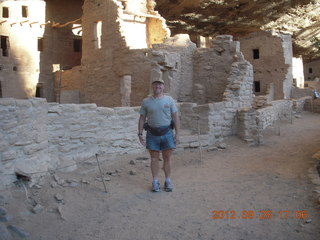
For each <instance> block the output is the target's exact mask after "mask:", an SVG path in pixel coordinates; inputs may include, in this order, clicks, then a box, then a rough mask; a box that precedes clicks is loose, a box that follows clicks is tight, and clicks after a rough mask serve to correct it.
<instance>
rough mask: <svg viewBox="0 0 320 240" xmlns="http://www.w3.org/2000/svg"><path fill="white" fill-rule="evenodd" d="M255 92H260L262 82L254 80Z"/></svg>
mask: <svg viewBox="0 0 320 240" xmlns="http://www.w3.org/2000/svg"><path fill="white" fill-rule="evenodd" d="M254 92H260V82H259V81H254Z"/></svg>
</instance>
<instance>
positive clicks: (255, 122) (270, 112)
mask: <svg viewBox="0 0 320 240" xmlns="http://www.w3.org/2000/svg"><path fill="white" fill-rule="evenodd" d="M303 103H304V100H302V101H300V102H296V105H295V108H294V109H295V111H300V110H301V105H303ZM292 117H293V101H290V100H277V101H272V102H271V105H270V106H268V107H263V108H260V109H257V110H254V109H252V108H243V109H241V111H240V112H239V115H238V120H239V127H238V136H239V137H240V138H241V139H244V140H245V141H246V142H248V143H250V144H252V145H260V144H263V130H265V129H266V128H267V127H269V126H272V125H274V124H276V123H279V122H280V121H283V120H287V121H291V120H292Z"/></svg>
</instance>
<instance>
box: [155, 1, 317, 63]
mask: <svg viewBox="0 0 320 240" xmlns="http://www.w3.org/2000/svg"><path fill="white" fill-rule="evenodd" d="M156 3H157V5H156V8H155V10H157V11H158V12H159V13H160V14H161V15H162V16H163V17H164V18H165V19H166V20H167V25H168V26H169V28H170V29H171V32H172V34H177V33H188V34H190V35H201V36H216V35H220V34H231V35H233V36H243V35H246V34H248V33H251V32H256V31H260V30H264V31H269V30H275V31H277V32H282V33H288V34H291V35H292V38H293V49H294V55H295V56H298V55H301V56H302V57H303V58H304V59H305V60H307V61H308V60H312V59H317V58H320V49H318V48H316V47H315V46H314V42H312V40H313V39H314V38H315V37H318V38H320V0H311V1H310V0H308V1H307V0H156Z"/></svg>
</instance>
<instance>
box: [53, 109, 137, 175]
mask: <svg viewBox="0 0 320 240" xmlns="http://www.w3.org/2000/svg"><path fill="white" fill-rule="evenodd" d="M138 110H139V108H138V107H133V108H129V107H118V108H107V107H97V106H96V104H80V105H79V104H49V107H48V143H49V153H50V155H51V158H54V159H55V161H56V162H58V166H59V167H66V166H70V165H71V166H72V167H71V168H67V170H72V168H74V167H76V165H75V163H76V162H79V161H82V160H85V159H88V158H90V157H92V156H94V155H95V154H96V153H99V154H100V155H101V154H102V155H106V154H123V153H133V152H137V151H141V145H140V144H139V142H138V141H137V140H138V138H137V121H138V113H137V112H138Z"/></svg>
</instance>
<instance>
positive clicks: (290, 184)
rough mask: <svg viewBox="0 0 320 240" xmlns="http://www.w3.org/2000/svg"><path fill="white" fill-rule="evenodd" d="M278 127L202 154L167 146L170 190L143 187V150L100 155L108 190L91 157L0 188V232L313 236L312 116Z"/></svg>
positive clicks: (316, 138)
mask: <svg viewBox="0 0 320 240" xmlns="http://www.w3.org/2000/svg"><path fill="white" fill-rule="evenodd" d="M278 130H279V129H278V128H271V129H268V130H266V131H265V134H264V135H265V137H264V145H262V146H258V147H250V146H248V145H247V144H246V143H245V142H243V141H242V140H240V139H238V138H237V137H229V138H228V139H226V141H225V143H226V149H220V150H215V151H210V152H208V151H206V150H205V149H203V150H202V158H201V159H200V152H199V149H188V150H184V151H181V152H175V154H174V155H173V163H172V168H173V174H172V181H173V183H174V191H173V192H171V193H167V192H165V191H161V192H159V193H152V192H151V191H150V183H151V174H150V168H149V164H150V163H149V158H148V157H149V156H148V153H147V152H144V153H142V154H139V155H125V156H119V157H117V158H116V159H114V160H113V161H111V162H106V161H103V160H104V159H101V162H102V163H101V168H102V171H103V174H104V176H105V180H106V188H107V191H108V193H105V192H104V187H103V183H102V182H101V179H100V177H99V176H100V174H99V169H98V167H97V162H96V161H95V159H91V160H90V161H87V162H84V163H82V164H81V166H80V167H79V168H78V169H77V170H76V171H74V172H72V173H61V172H56V173H55V174H51V175H49V176H47V177H45V178H44V179H43V180H42V182H41V183H40V184H39V185H38V186H34V187H32V188H29V189H27V191H26V190H25V189H24V188H23V186H22V185H21V184H17V186H15V187H13V188H10V189H8V190H5V191H2V192H0V207H2V208H4V209H5V210H6V212H7V213H6V217H7V221H5V222H2V223H1V222H0V226H2V234H3V237H4V234H6V227H7V226H10V225H11V226H13V227H18V228H19V229H20V230H8V231H9V233H10V234H11V236H12V237H11V239H22V237H23V236H25V237H26V236H28V237H27V239H32V240H91V239H92V240H95V239H101V240H102V239H103V240H113V239H121V240H127V239H128V240H129V239H130V240H156V239H157V240H163V239H166V240H173V239H177V240H178V239H179V240H180V239H186V240H189V239H190V240H191V239H192V240H194V239H199V240H202V239H203V240H224V239H225V240H241V239H242V240H248V239H249V240H260V239H261V240H281V239H283V240H288V239H290V240H298V239H299V240H301V239H303V240H319V239H320V204H319V200H318V198H319V196H320V185H317V184H316V183H317V182H318V183H319V179H317V178H319V175H318V173H317V170H316V164H317V160H316V159H314V158H312V155H313V154H314V153H316V152H318V151H319V150H320V115H319V114H312V113H307V112H305V113H303V114H302V116H301V118H294V119H293V123H292V124H291V123H290V122H283V123H281V125H280V136H279V135H278ZM131 160H133V161H131ZM130 161H131V162H130ZM160 179H161V183H162V185H163V179H164V175H163V172H161V174H160ZM37 204H38V205H37ZM35 206H36V208H35ZM34 212H35V213H34ZM11 229H12V228H11ZM0 232H1V231H0ZM19 234H20V237H19V236H18V235H19ZM0 239H1V237H0ZM3 239H5V238H3Z"/></svg>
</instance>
